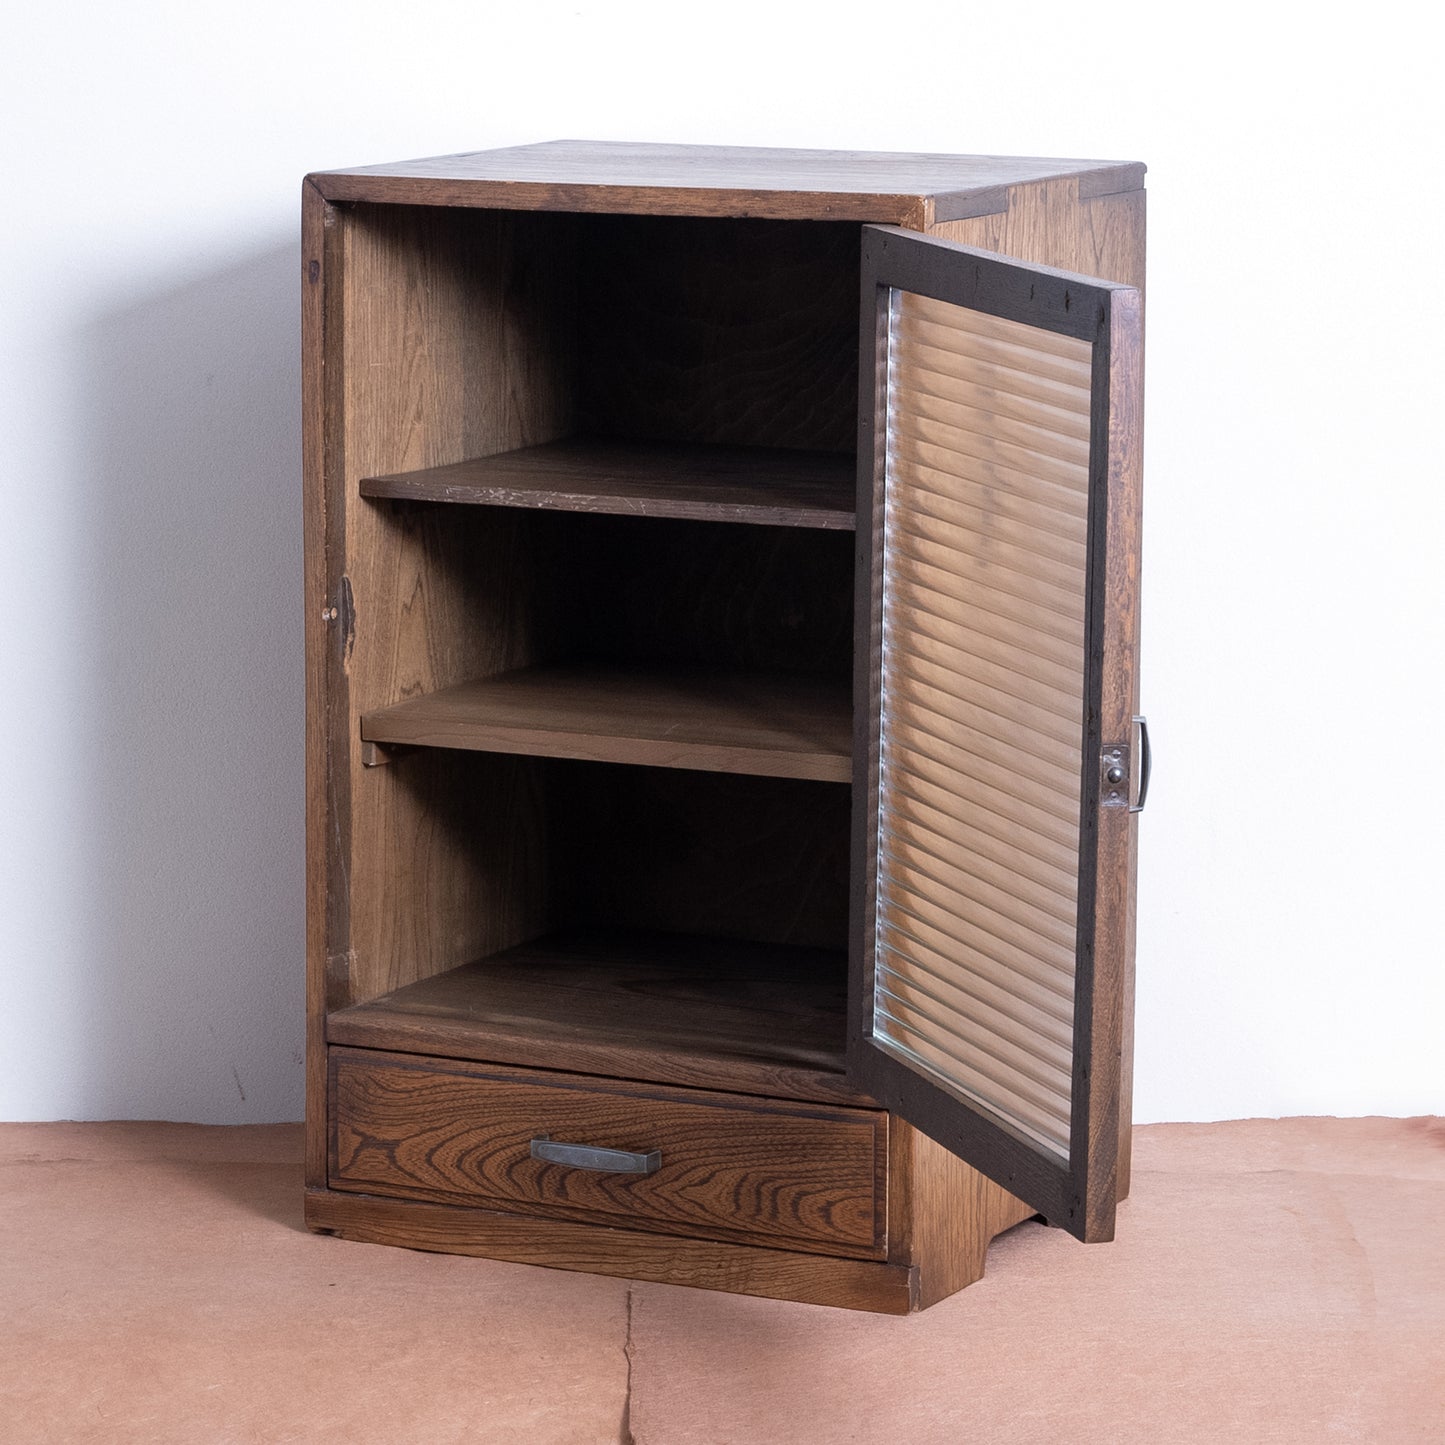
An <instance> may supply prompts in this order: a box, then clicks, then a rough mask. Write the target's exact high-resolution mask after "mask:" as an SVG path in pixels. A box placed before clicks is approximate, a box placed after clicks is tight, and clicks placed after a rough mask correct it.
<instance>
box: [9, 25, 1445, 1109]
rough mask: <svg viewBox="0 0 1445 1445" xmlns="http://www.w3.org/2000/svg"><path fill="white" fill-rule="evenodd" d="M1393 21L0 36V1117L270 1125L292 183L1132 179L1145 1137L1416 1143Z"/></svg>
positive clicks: (1432, 133)
mask: <svg viewBox="0 0 1445 1445" xmlns="http://www.w3.org/2000/svg"><path fill="white" fill-rule="evenodd" d="M1410 13H1419V12H1418V11H1413V8H1412V12H1407V11H1406V9H1405V8H1404V7H1403V6H1398V5H1394V4H1388V3H1386V4H1376V5H1374V6H1372V7H1370V8H1369V9H1368V11H1366V12H1362V14H1363V16H1364V18H1363V19H1362V20H1360V21H1358V22H1356V24H1355V26H1354V28H1351V29H1338V30H1332V29H1331V28H1330V25H1329V14H1330V12H1329V11H1328V10H1325V11H1315V12H1306V11H1303V10H1302V9H1301V8H1300V7H1298V6H1288V7H1272V6H1270V5H1268V4H1267V3H1266V4H1252V5H1249V6H1237V7H1231V6H1228V5H1225V6H1223V7H1221V6H1215V7H1212V8H1210V9H1208V10H1206V11H1200V10H1197V9H1194V10H1186V11H1180V10H1178V9H1177V8H1175V7H1170V6H1167V5H1160V4H1158V3H1138V4H1126V5H1118V6H1114V7H1110V6H1107V5H1102V6H1096V7H1082V6H1078V5H1076V4H1061V3H1047V0H1019V3H1017V4H1014V5H1007V6H999V5H991V6H988V7H971V6H968V5H959V4H957V3H949V4H941V5H936V6H932V5H927V4H921V3H918V0H894V3H893V4H890V5H888V6H885V7H881V8H880V7H878V6H876V5H868V6H863V5H859V6H857V8H856V10H855V11H852V12H850V7H849V6H848V5H846V4H839V3H832V4H827V5H823V4H819V5H816V6H808V7H799V6H791V7H790V6H788V5H786V4H783V3H776V0H775V3H770V4H767V5H757V4H752V3H735V4H732V5H729V6H727V7H720V8H718V9H716V10H701V9H697V8H694V7H690V6H686V5H680V4H678V3H676V0H659V3H650V4H649V3H630V0H611V3H599V0H570V3H555V0H532V3H531V4H530V5H527V6H519V5H507V6H495V7H493V6H487V5H484V4H483V5H479V4H477V3H475V0H471V3H440V0H415V3H413V4H411V5H409V6H397V5H394V4H384V5H383V4H378V3H362V0H348V3H341V0H311V3H309V4H306V5H297V4H295V3H294V0H291V3H286V4H282V3H278V0H251V3H249V4H247V5H245V6H232V5H227V6H220V5H205V4H199V5H198V4H196V3H195V0H186V3H178V0H177V3H167V0H132V3H131V4H129V5H126V6H114V5H103V4H100V3H94V4H83V3H76V0H70V3H66V0H52V3H51V4H49V5H48V6H44V7H41V6H27V7H23V8H21V7H12V11H11V15H10V19H9V20H8V21H7V27H6V28H7V33H6V38H5V44H4V48H3V52H0V146H3V156H4V162H3V164H4V175H3V194H4V197H5V200H6V219H5V222H4V223H3V225H0V248H3V257H0V278H3V279H0V288H3V291H0V295H3V302H0V328H3V335H0V411H3V416H0V466H3V477H4V513H3V516H4V523H3V528H0V601H3V613H0V615H3V618H4V625H3V628H0V647H3V658H0V677H3V679H4V688H5V697H4V706H3V714H0V715H3V717H4V719H5V723H6V732H5V736H4V739H3V758H4V765H5V768H6V771H7V781H6V786H5V790H4V792H5V803H4V808H3V822H4V832H3V842H0V895H3V896H0V1118H9V1119H27V1118H54V1117H99V1118H103V1117H113V1116H132V1117H166V1118H173V1119H194V1120H207V1121H244V1120H268V1119H282V1118H292V1117H296V1116H298V1115H299V1112H300V1109H301V1089H300V1068H299V1061H300V1050H301V1024H300V1014H301V988H300V969H301V955H302V918H301V913H302V898H301V824H302V801H301V707H302V697H301V615H300V609H301V598H300V591H299V571H300V540H299V534H300V510H299V484H298V471H299V440H298V429H299V423H298V413H297V403H296V391H297V293H298V290H299V287H298V281H297V261H298V249H297V213H298V199H299V184H298V183H299V180H300V177H301V175H302V173H303V172H305V171H306V170H311V169H324V168H327V167H333V166H342V165H351V164H361V163H367V162H372V161H380V160H392V159H400V158H403V157H408V156H424V155H432V154H439V153H443V152H450V151H458V150H469V149H479V148H483V147H487V146H495V145H505V144H511V143H516V142H520V141H527V140H539V139H547V138H552V137H556V136H595V137H602V138H617V139H644V140H646V139H655V140H681V141H700V142H723V143H726V142H735V143H743V144H762V145H767V144H775V145H799V146H825V147H838V148H860V149H879V150H886V149H890V148H891V149H919V150H940V151H950V150H972V151H982V152H1002V153H1009V152H1012V153H1019V154H1035V155H1059V154H1063V155H1083V156H1098V157H1122V158H1139V159H1143V160H1146V161H1148V162H1149V164H1150V167H1151V172H1150V183H1151V219H1150V227H1151V231H1150V248H1151V254H1150V265H1151V276H1150V280H1151V292H1150V314H1149V326H1150V336H1149V346H1150V356H1149V425H1148V456H1147V487H1148V491H1147V521H1146V600H1145V606H1146V610H1145V628H1146V639H1145V659H1144V665H1145V685H1144V693H1145V700H1146V706H1147V710H1148V712H1149V715H1150V718H1151V722H1152V725H1153V733H1154V736H1155V742H1156V749H1157V758H1158V767H1157V773H1156V781H1155V791H1154V796H1153V799H1152V800H1151V803H1150V807H1149V811H1148V813H1147V815H1146V816H1145V818H1144V820H1143V864H1142V902H1141V914H1140V925H1139V1010H1138V1030H1139V1045H1138V1085H1137V1114H1138V1117H1139V1118H1141V1119H1143V1120H1155V1119H1163V1118H1170V1119H1209V1118H1219V1117H1229V1116H1236V1115H1251V1114H1280V1113H1345V1114H1354V1113H1365V1112H1387V1113H1408V1112H1420V1111H1426V1110H1436V1111H1438V1110H1441V1109H1442V1108H1445V1097H1442V1094H1445V1091H1442V1087H1441V1074H1442V1068H1441V1064H1440V1058H1441V1053H1442V1051H1441V1048H1440V1044H1439V1033H1440V1027H1441V1024H1440V1021H1441V1018H1442V1016H1445V1008H1442V1005H1445V993H1442V982H1441V980H1442V967H1441V965H1442V962H1445V959H1442V952H1445V950H1442V946H1441V942H1440V935H1439V932H1438V930H1436V929H1434V928H1431V927H1430V926H1429V919H1430V917H1431V916H1432V914H1434V913H1435V912H1436V911H1437V910H1438V901H1439V898H1440V896H1441V892H1442V882H1445V856H1442V846H1441V842H1440V837H1441V826H1442V817H1445V764H1442V758H1445V738H1442V736H1441V726H1440V720H1441V716H1442V702H1445V698H1442V684H1441V680H1440V679H1441V672H1442V663H1445V646H1442V641H1445V639H1442V621H1441V619H1442V616H1445V587H1442V582H1441V575H1442V570H1445V569H1442V567H1441V556H1442V537H1445V506H1442V483H1445V467H1442V464H1441V463H1442V457H1441V444H1440V419H1441V416H1440V414H1441V404H1442V400H1445V389H1442V379H1445V378H1442V366H1441V355H1442V346H1441V335H1442V326H1441V321H1442V315H1441V313H1442V301H1441V296H1442V292H1445V284H1442V278H1441V275H1440V268H1439V266H1438V265H1437V264H1436V257H1435V248H1434V238H1436V237H1438V236H1439V235H1440V234H1441V225H1440V222H1441V220H1442V206H1441V201H1440V189H1439V183H1438V180H1437V177H1436V171H1437V165H1436V157H1435V155H1434V153H1433V148H1434V146H1435V145H1436V144H1437V143H1438V141H1439V139H1440V137H1441V134H1442V127H1441V120H1442V116H1441V113H1440V109H1439V106H1438V104H1437V103H1435V102H1433V101H1430V100H1428V99H1427V96H1428V95H1431V94H1438V87H1437V86H1435V85H1434V83H1433V77H1431V76H1429V75H1427V71H1426V65H1427V61H1428V47H1426V46H1424V45H1423V44H1421V43H1419V41H1420V37H1419V36H1418V35H1414V34H1412V30H1411V27H1410V26H1408V25H1407V24H1406V19H1407V16H1408V15H1409V14H1410ZM1183 17H1188V18H1187V20H1185V19H1184V18H1183ZM1427 144H1428V145H1430V146H1431V150H1430V151H1429V152H1428V153H1427Z"/></svg>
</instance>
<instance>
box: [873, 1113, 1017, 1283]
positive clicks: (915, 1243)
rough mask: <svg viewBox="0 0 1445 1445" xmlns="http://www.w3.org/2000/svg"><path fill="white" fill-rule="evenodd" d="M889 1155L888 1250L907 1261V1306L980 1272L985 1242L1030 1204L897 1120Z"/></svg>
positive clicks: (891, 1128)
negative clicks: (912, 1278) (912, 1276)
mask: <svg viewBox="0 0 1445 1445" xmlns="http://www.w3.org/2000/svg"><path fill="white" fill-rule="evenodd" d="M889 1155H890V1164H889V1171H888V1179H889V1191H890V1192H889V1208H890V1222H889V1249H888V1257H889V1259H890V1260H892V1261H893V1262H895V1263H897V1264H907V1265H911V1266H912V1267H913V1268H914V1270H915V1271H916V1273H917V1283H916V1286H915V1301H916V1303H915V1306H914V1307H915V1308H916V1309H927V1308H928V1306H929V1305H932V1304H937V1303H938V1301H939V1300H942V1299H947V1298H948V1296H949V1295H951V1294H954V1293H956V1292H957V1291H958V1290H961V1289H963V1288H965V1287H966V1286H968V1285H971V1284H974V1283H975V1282H976V1281H978V1280H980V1279H982V1278H983V1275H984V1264H985V1260H986V1258H987V1255H988V1247H989V1245H990V1244H991V1243H992V1242H993V1240H994V1239H995V1238H996V1237H997V1236H998V1235H1000V1234H1002V1233H1003V1231H1004V1230H1006V1229H1011V1228H1012V1227H1013V1226H1014V1225H1015V1224H1019V1223H1021V1222H1022V1221H1023V1220H1025V1219H1030V1218H1032V1217H1033V1215H1034V1210H1033V1207H1032V1206H1031V1205H1028V1204H1025V1203H1024V1201H1023V1200H1021V1199H1018V1198H1015V1196H1014V1195H1012V1194H1010V1193H1009V1192H1008V1191H1007V1190H1006V1189H1004V1188H1002V1187H1001V1186H1000V1185H998V1184H995V1183H994V1182H993V1180H992V1179H990V1178H988V1176H987V1175H984V1174H980V1173H979V1172H978V1170H976V1169H974V1168H973V1167H972V1166H971V1165H969V1164H966V1163H965V1162H964V1161H963V1160H962V1159H960V1158H959V1157H958V1156H957V1155H956V1154H952V1153H950V1152H949V1151H948V1150H947V1149H945V1148H944V1147H943V1145H941V1144H938V1143H935V1142H934V1141H933V1140H932V1139H930V1138H929V1137H928V1135H927V1134H923V1133H920V1132H919V1131H918V1130H917V1129H915V1128H913V1127H912V1126H911V1125H909V1124H906V1123H904V1121H903V1120H902V1119H893V1120H892V1121H891V1122H890V1125H889Z"/></svg>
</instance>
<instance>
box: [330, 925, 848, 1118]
mask: <svg viewBox="0 0 1445 1445" xmlns="http://www.w3.org/2000/svg"><path fill="white" fill-rule="evenodd" d="M843 985H844V978H843V959H842V956H841V954H840V953H839V952H836V951H834V950H831V949H812V948H795V947H782V946H778V945H769V944H760V943H752V942H745V941H741V940H736V939H714V938H701V937H695V936H689V935H685V934H646V933H644V934H639V933H630V932H617V931H615V930H573V931H569V932H564V933H554V934H548V935H546V936H544V937H543V938H540V939H534V940H533V941H532V942H530V943H524V944H520V945H518V946H517V947H516V948H510V949H505V950H503V951H502V952H501V953H498V954H494V955H493V956H491V957H490V958H485V959H480V960H478V961H477V962H475V963H469V964H466V965H464V966H463V967H461V968H457V969H452V970H450V971H449V972H447V973H443V974H439V975H438V976H436V977H435V978H429V979H422V980H420V981H418V982H417V983H413V984H409V985H408V986H407V987H406V988H402V989H398V990H397V991H396V992H394V993H390V994H386V995H384V996H383V997H382V998H380V999H375V1000H373V1001H372V1002H370V1003H365V1004H358V1005H356V1006H355V1007H354V1008H349V1009H344V1010H342V1011H341V1012H339V1013H334V1014H332V1015H331V1018H330V1020H329V1021H328V1025H327V1030H328V1032H327V1037H328V1038H329V1039H330V1041H331V1042H332V1043H333V1044H350V1045H353V1046H355V1047H359V1048H371V1049H391V1050H400V1051H403V1052H407V1053H416V1054H432V1055H437V1056H441V1057H446V1058H461V1059H475V1060H481V1061H486V1062H491V1063H497V1064H516V1065H522V1066H527V1067H534V1068H541V1067H548V1066H552V1067H555V1066H556V1064H557V1063H558V1062H559V1061H560V1060H563V1059H565V1061H566V1063H567V1067H568V1068H569V1069H574V1070H576V1071H578V1072H582V1073H588V1074H596V1075H602V1076H607V1077H610V1078H622V1079H642V1080H647V1081H649V1082H652V1083H658V1084H675V1085H682V1086H687V1087H692V1088H705V1089H721V1090H731V1091H734V1092H738V1093H751V1094H757V1095H760V1096H771V1097H774V1098H781V1099H801V1100H812V1101H814V1102H818V1103H840V1104H863V1105H867V1104H869V1103H870V1102H871V1101H870V1100H869V1099H868V1098H867V1096H866V1095H862V1094H859V1093H858V1092H857V1090H855V1089H853V1088H851V1087H850V1086H849V1084H848V1082H847V1079H846V1078H845V1076H844V1072H843V1034H844V1020H845V1013H846V997H845V994H844V987H843Z"/></svg>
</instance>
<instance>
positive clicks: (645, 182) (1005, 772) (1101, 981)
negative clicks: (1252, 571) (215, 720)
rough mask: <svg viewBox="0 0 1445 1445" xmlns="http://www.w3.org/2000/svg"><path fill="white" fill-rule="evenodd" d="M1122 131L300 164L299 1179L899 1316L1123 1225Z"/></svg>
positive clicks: (371, 1221)
mask: <svg viewBox="0 0 1445 1445" xmlns="http://www.w3.org/2000/svg"><path fill="white" fill-rule="evenodd" d="M1142 180H1143V167H1142V166H1138V165H1129V164H1117V163H1107V164H1106V163H1094V162H1081V161H1042V160H1009V159H1002V158H996V157H949V156H922V155H863V154H835V153H827V152H807V151H781V150H780V151H762V150H755V151H741V150H721V149H711V148H705V147H696V148H693V147H671V146H643V145H638V146H634V145H618V144H608V143H582V142H556V143H553V144H549V145H537V146H523V147H518V148H515V149H511V150H500V151H490V152H481V153H477V154H470V155H459V156H447V157H441V158H438V159H435V160H426V161H417V162H409V163H405V164H401V165H388V166H376V167H370V168H367V169H362V170H354V171H338V172H330V173H326V174H321V175H313V176H311V177H308V179H307V181H306V183H305V190H304V196H305V201H304V254H303V268H304V281H303V289H304V298H305V300H304V316H305V388H306V394H305V419H306V426H305V431H306V558H307V561H306V616H307V682H308V733H307V766H308V920H309V922H308V1007H309V1018H310V1033H309V1046H308V1050H309V1051H308V1126H309V1134H308V1184H309V1188H308V1195H307V1220H308V1223H309V1224H310V1225H311V1226H312V1227H313V1228H315V1229H319V1230H329V1231H332V1232H334V1233H337V1234H342V1235H345V1236H346V1237H348V1238H353V1239H363V1240H373V1241H378V1242H382V1243H390V1244H400V1245H407V1246H411V1247H413V1248H422V1249H438V1250H449V1251H455V1252H460V1253H469V1254H478V1255H488V1256H493V1257H496V1258H502V1259H511V1260H521V1261H527V1262H530V1263H536V1264H544V1265H553V1266H560V1267H565V1268H571V1269H584V1270H593V1271H599V1272H603V1273H608V1274H618V1275H627V1276H632V1277H636V1278H641V1279H650V1280H664V1281H671V1282H675V1283H679V1284H691V1285H701V1286H705V1287H708V1288H714V1289H724V1290H733V1291H739V1292H745V1293H753V1294H762V1295H772V1296H777V1297H781V1298H789V1299H799V1300H809V1301H815V1302H820V1303H826V1304H835V1305H848V1306H853V1307H856V1308H862V1309H875V1310H886V1311H895V1312H903V1311H907V1310H910V1309H916V1308H920V1307H922V1306H925V1305H927V1304H929V1303H931V1302H933V1301H934V1300H937V1299H940V1298H942V1297H944V1296H945V1295H947V1294H949V1293H951V1292H953V1291H954V1290H956V1289H958V1288H960V1287H961V1286H963V1285H965V1284H968V1283H969V1282H970V1281H971V1280H973V1279H976V1278H977V1277H978V1276H979V1275H980V1274H981V1273H982V1269H983V1258H984V1252H985V1250H986V1248H987V1245H988V1242H989V1240H990V1239H991V1238H992V1237H993V1236H994V1235H995V1234H996V1233H997V1232H998V1231H1000V1230H1001V1229H1004V1228H1007V1227H1008V1226H1009V1225H1010V1224H1013V1223H1015V1222H1017V1221H1018V1220H1020V1219H1023V1218H1026V1217H1028V1216H1029V1215H1032V1214H1034V1213H1036V1212H1039V1213H1042V1214H1044V1215H1045V1216H1046V1217H1047V1218H1048V1219H1049V1220H1050V1221H1051V1222H1054V1223H1057V1224H1059V1225H1060V1226H1062V1227H1064V1228H1067V1229H1069V1230H1070V1231H1072V1232H1073V1233H1075V1234H1077V1235H1078V1236H1079V1237H1081V1238H1084V1239H1107V1238H1109V1237H1110V1236H1111V1235H1112V1233H1113V1223H1114V1209H1115V1204H1116V1201H1117V1199H1118V1198H1119V1197H1121V1196H1122V1194H1123V1193H1124V1191H1125V1188H1126V1186H1127V1180H1128V1137H1129V1136H1128V1123H1129V1117H1128V1116H1129V1107H1128V1099H1129V1056H1130V1016H1131V1010H1132V987H1131V979H1132V947H1133V939H1132V917H1133V877H1134V866H1133V858H1134V835H1135V828H1134V824H1133V813H1134V811H1135V809H1136V808H1137V806H1138V804H1139V801H1140V798H1139V794H1140V781H1141V779H1140V776H1139V775H1140V774H1141V773H1144V774H1145V775H1147V764H1146V766H1145V767H1144V768H1142V769H1141V767H1140V766H1139V763H1140V761H1141V759H1140V753H1141V750H1143V751H1144V752H1145V755H1146V757H1147V741H1146V739H1145V737H1144V735H1143V734H1142V730H1141V729H1140V728H1138V727H1136V718H1135V714H1136V711H1137V701H1136V682H1135V674H1136V655H1137V632H1138V622H1137V618H1138V612H1137V595H1138V512H1139V449H1140V442H1139V425H1140V417H1139V410H1140V391H1141V351H1140V345H1141V342H1140V305H1139V291H1138V289H1137V288H1139V287H1140V286H1141V285H1142V281H1143V263H1144V197H1143V191H1142V189H1141V186H1142ZM1005 258H1011V259H1005ZM1050 268H1060V269H1050ZM1097 278H1103V279H1097Z"/></svg>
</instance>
